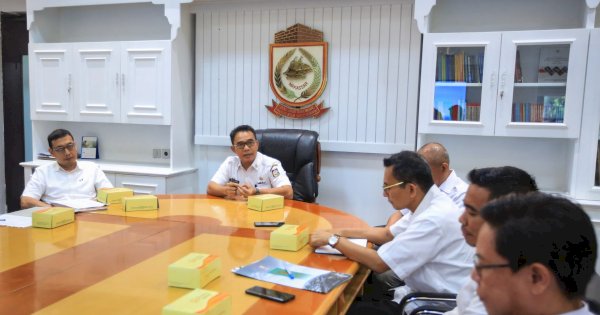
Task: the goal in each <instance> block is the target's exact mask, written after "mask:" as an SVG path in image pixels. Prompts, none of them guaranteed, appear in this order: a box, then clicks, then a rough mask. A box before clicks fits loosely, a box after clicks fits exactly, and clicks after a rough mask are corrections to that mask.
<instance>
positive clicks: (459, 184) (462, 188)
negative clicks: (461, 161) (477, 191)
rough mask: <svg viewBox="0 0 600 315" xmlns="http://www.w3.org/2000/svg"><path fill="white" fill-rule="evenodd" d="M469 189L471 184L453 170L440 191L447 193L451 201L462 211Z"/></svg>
mask: <svg viewBox="0 0 600 315" xmlns="http://www.w3.org/2000/svg"><path fill="white" fill-rule="evenodd" d="M467 188H469V184H467V183H465V181H463V180H462V179H461V178H460V177H458V175H456V172H455V171H454V170H452V172H450V175H448V178H446V180H445V181H444V182H443V183H442V184H441V185H440V190H441V191H443V192H444V193H446V195H448V197H450V199H452V201H453V202H454V203H455V204H456V205H457V206H458V207H459V208H461V209H462V207H463V199H465V194H466V193H467Z"/></svg>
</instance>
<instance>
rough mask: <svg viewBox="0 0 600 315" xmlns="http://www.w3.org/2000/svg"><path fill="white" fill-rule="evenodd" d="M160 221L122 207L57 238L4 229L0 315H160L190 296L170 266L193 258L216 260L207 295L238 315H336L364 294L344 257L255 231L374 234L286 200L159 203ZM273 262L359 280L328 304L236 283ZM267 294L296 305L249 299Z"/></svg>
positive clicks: (362, 273) (179, 198)
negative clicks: (282, 226)
mask: <svg viewBox="0 0 600 315" xmlns="http://www.w3.org/2000/svg"><path fill="white" fill-rule="evenodd" d="M159 199H160V210H159V211H139V212H128V213H125V212H123V211H122V210H121V209H120V206H110V207H109V209H108V210H107V211H103V212H98V213H79V214H77V216H76V221H75V223H73V224H68V225H65V226H62V227H58V228H55V229H51V230H47V229H39V228H26V229H19V228H7V227H0V314H31V313H35V314H61V315H63V314H160V312H161V310H162V307H163V306H165V305H167V304H168V303H170V302H172V301H174V300H175V299H177V298H178V297H180V296H182V295H184V294H185V293H187V292H189V290H187V289H181V288H173V287H169V286H168V285H167V266H168V265H169V264H171V263H173V262H174V261H176V260H177V259H179V258H181V257H183V256H184V255H186V254H187V253H189V252H203V253H211V254H216V255H218V256H220V257H221V259H222V270H221V271H222V273H221V277H219V278H217V279H216V280H214V281H212V282H211V283H209V284H208V285H207V286H206V287H205V289H208V290H215V291H221V292H227V293H229V294H230V295H231V296H232V301H233V308H232V311H233V314H276V313H277V312H281V314H283V313H285V314H338V313H345V311H346V309H347V307H348V306H349V304H350V303H351V302H352V300H353V298H354V297H355V296H356V294H357V292H358V291H359V290H360V288H361V287H362V284H363V282H364V280H365V278H366V276H367V274H368V272H367V271H366V270H365V268H364V267H361V266H360V265H359V264H357V263H355V262H352V261H350V260H348V259H346V258H344V257H339V256H331V255H318V254H314V253H313V252H312V249H311V248H310V246H305V247H304V248H302V249H301V250H300V251H298V252H287V251H279V250H271V249H269V233H270V231H272V230H273V228H255V227H254V225H253V222H254V221H281V220H284V221H285V222H286V223H289V224H303V225H307V226H309V228H310V230H314V229H326V228H340V227H366V226H368V225H367V224H366V223H365V222H364V221H362V220H360V219H358V218H356V217H354V216H351V215H348V214H346V213H344V212H342V211H339V210H335V209H331V208H328V207H324V206H320V205H316V204H308V203H303V202H298V201H291V200H286V203H285V208H284V209H280V210H274V211H268V212H257V211H252V210H248V209H247V207H246V204H245V203H244V202H237V201H228V200H223V199H220V198H213V197H207V196H205V195H161V196H159ZM266 255H271V256H273V257H276V258H279V259H285V260H287V261H290V262H292V263H296V264H300V265H303V266H309V267H315V268H322V269H327V270H333V271H338V272H344V273H350V274H353V275H354V277H353V278H352V280H351V281H350V282H347V283H345V284H343V285H341V286H339V287H337V288H336V289H334V290H333V291H331V292H329V293H328V294H320V293H314V292H310V291H305V290H300V289H294V288H290V287H285V286H281V285H275V284H272V283H268V282H262V281H258V280H254V279H250V278H245V277H241V276H237V275H234V274H233V273H232V272H230V270H231V269H232V268H233V267H236V266H241V265H245V264H247V263H250V262H253V261H256V260H259V259H261V258H263V257H265V256H266ZM253 285H262V286H265V287H268V288H274V289H277V290H280V291H284V292H289V293H292V294H295V295H296V298H295V299H294V300H292V301H290V302H288V303H285V304H280V303H276V302H272V301H268V300H264V299H259V298H256V297H253V296H250V295H247V294H245V293H244V290H245V289H247V288H249V287H251V286H253Z"/></svg>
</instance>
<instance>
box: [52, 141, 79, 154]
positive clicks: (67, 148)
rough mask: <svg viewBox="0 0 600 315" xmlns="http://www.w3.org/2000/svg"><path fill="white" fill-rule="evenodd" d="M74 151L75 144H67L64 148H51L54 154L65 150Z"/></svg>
mask: <svg viewBox="0 0 600 315" xmlns="http://www.w3.org/2000/svg"><path fill="white" fill-rule="evenodd" d="M73 149H75V143H73V142H69V143H67V144H66V145H65V146H64V147H56V148H52V151H54V152H56V153H64V152H65V150H69V151H71V150H73Z"/></svg>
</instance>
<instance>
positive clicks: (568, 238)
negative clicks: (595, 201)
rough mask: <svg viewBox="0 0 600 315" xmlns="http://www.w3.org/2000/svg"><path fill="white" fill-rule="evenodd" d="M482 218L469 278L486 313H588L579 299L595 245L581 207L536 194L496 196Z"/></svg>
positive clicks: (590, 271)
mask: <svg viewBox="0 0 600 315" xmlns="http://www.w3.org/2000/svg"><path fill="white" fill-rule="evenodd" d="M481 216H482V217H483V220H484V221H485V224H484V225H483V226H482V227H481V229H480V231H479V235H478V237H477V251H476V260H475V268H474V270H473V273H472V274H471V276H472V278H473V280H475V282H477V293H478V294H479V297H480V298H481V301H483V304H484V305H485V308H486V310H487V311H488V313H489V314H491V315H503V314H540V315H550V314H565V315H566V314H568V315H589V314H592V313H591V312H590V310H589V308H588V305H587V304H586V303H585V302H584V301H583V297H584V296H585V290H586V287H587V286H588V284H589V282H590V279H591V278H592V275H593V274H594V267H595V265H596V259H597V258H596V256H597V254H598V243H597V239H596V235H595V233H594V227H593V225H592V222H591V220H590V217H589V216H588V215H587V214H586V213H585V211H583V209H581V207H579V206H578V205H575V204H574V203H572V202H571V201H569V200H568V199H566V198H562V197H557V196H552V195H547V194H543V193H539V192H537V193H530V194H527V195H511V196H507V197H505V198H500V199H498V200H496V201H493V202H491V203H489V204H488V205H487V206H486V207H484V208H483V209H482V210H481Z"/></svg>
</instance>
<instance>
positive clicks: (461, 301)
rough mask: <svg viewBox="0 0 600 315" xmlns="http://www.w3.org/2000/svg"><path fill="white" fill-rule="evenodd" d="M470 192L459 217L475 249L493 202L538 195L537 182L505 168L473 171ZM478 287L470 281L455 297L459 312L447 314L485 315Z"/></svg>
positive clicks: (513, 169)
mask: <svg viewBox="0 0 600 315" xmlns="http://www.w3.org/2000/svg"><path fill="white" fill-rule="evenodd" d="M468 177H469V181H470V182H471V184H470V185H469V189H468V190H467V194H466V195H465V199H464V212H463V214H462V215H461V216H460V219H459V220H460V223H461V225H462V233H463V236H464V238H465V241H466V242H467V243H468V244H469V245H470V246H475V244H476V241H477V234H478V233H479V229H480V228H481V226H482V225H483V219H482V218H481V216H480V211H481V209H482V208H483V207H484V206H485V205H486V204H487V203H488V202H490V201H491V200H494V199H496V198H499V197H502V196H505V195H507V194H510V193H519V194H524V193H528V192H532V191H537V190H538V188H537V184H536V182H535V179H533V177H531V175H529V174H528V173H527V172H525V171H524V170H522V169H519V168H516V167H512V166H503V167H487V168H480V169H474V170H472V171H470V172H469V175H468ZM476 289H477V284H476V283H475V282H473V281H472V279H469V280H468V281H467V283H466V285H465V286H464V287H463V288H462V289H461V290H460V291H459V292H458V294H457V296H456V304H457V305H456V308H455V309H453V310H452V311H450V312H448V313H446V314H452V315H454V314H470V315H475V314H481V315H484V314H486V312H485V308H484V307H483V304H482V303H481V301H480V300H479V297H478V296H477V292H476V291H475V290H476Z"/></svg>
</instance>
